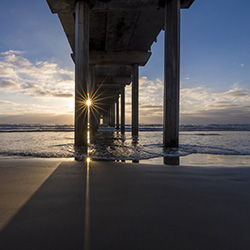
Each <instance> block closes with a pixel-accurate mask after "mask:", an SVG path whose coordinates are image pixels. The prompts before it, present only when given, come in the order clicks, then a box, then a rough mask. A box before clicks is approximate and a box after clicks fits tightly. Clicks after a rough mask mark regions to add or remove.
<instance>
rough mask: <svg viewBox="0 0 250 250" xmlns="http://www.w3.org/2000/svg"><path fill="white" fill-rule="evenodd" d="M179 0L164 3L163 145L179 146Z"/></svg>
mask: <svg viewBox="0 0 250 250" xmlns="http://www.w3.org/2000/svg"><path fill="white" fill-rule="evenodd" d="M180 6H181V5H180V0H170V1H166V6H165V60H164V104H163V106H164V119H163V125H164V127H163V145H164V146H165V147H178V145H179V102H180Z"/></svg>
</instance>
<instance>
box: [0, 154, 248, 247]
mask: <svg viewBox="0 0 250 250" xmlns="http://www.w3.org/2000/svg"><path fill="white" fill-rule="evenodd" d="M0 171H1V172H0V173H1V174H0V180H1V181H0V190H1V196H0V214H1V217H0V218H1V224H0V226H1V229H2V231H1V236H0V237H1V239H0V242H1V244H0V245H1V249H6V250H8V249H190V250H191V249H192V250H193V249H202V250H204V249H209V250H210V249H218V250H219V249H248V246H249V244H250V239H249V233H250V227H249V224H250V194H249V190H250V168H247V167H239V166H238V167H237V166H235V167H232V166H231V167H226V166H224V167H216V166H213V167H206V168H204V167H203V166H200V167H198V166H196V167H191V166H184V165H181V166H170V165H163V164H161V165H152V164H142V163H140V164H138V163H117V162H113V161H97V162H95V161H93V162H90V163H89V164H88V165H87V163H85V162H77V161H74V160H73V159H72V158H71V159H28V158H26V159H1V160H0Z"/></svg>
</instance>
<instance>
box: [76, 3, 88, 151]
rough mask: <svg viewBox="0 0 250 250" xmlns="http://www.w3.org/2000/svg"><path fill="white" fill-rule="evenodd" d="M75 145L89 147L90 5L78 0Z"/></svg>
mask: <svg viewBox="0 0 250 250" xmlns="http://www.w3.org/2000/svg"><path fill="white" fill-rule="evenodd" d="M75 13H76V15H75V146H77V147H81V146H83V147H87V129H88V119H87V117H88V114H87V113H88V110H87V107H86V104H85V103H86V97H87V91H88V82H89V81H88V78H89V13H90V9H89V5H88V4H87V3H86V2H82V1H78V2H77V3H76V8H75Z"/></svg>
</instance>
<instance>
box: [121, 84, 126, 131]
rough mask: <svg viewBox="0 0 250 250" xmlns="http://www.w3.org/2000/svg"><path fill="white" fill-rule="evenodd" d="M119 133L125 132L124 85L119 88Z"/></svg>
mask: <svg viewBox="0 0 250 250" xmlns="http://www.w3.org/2000/svg"><path fill="white" fill-rule="evenodd" d="M121 133H122V134H124V133H125V87H123V88H122V89H121Z"/></svg>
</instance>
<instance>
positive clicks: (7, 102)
mask: <svg viewBox="0 0 250 250" xmlns="http://www.w3.org/2000/svg"><path fill="white" fill-rule="evenodd" d="M0 104H1V105H17V104H16V103H14V102H9V101H1V100H0Z"/></svg>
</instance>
